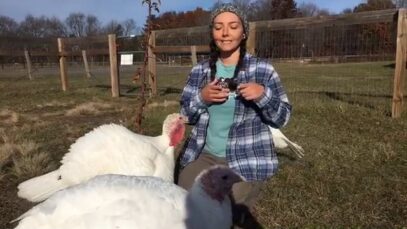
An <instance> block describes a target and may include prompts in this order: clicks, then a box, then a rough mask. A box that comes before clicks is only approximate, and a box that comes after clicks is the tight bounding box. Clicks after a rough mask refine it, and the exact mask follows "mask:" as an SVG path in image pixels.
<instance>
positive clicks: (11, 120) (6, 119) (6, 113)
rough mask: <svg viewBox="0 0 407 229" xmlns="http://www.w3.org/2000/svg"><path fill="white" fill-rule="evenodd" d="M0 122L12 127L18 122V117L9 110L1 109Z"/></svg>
mask: <svg viewBox="0 0 407 229" xmlns="http://www.w3.org/2000/svg"><path fill="white" fill-rule="evenodd" d="M0 120H1V121H0V122H1V124H4V125H13V124H15V123H17V122H18V121H19V120H20V115H19V114H18V113H17V112H14V111H12V110H9V109H3V110H1V111H0Z"/></svg>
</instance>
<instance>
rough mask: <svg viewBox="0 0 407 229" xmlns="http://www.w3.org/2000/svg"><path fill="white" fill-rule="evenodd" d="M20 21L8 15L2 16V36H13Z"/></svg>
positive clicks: (0, 33)
mask: <svg viewBox="0 0 407 229" xmlns="http://www.w3.org/2000/svg"><path fill="white" fill-rule="evenodd" d="M17 29H18V23H17V22H16V21H14V19H12V18H10V17H7V16H0V36H12V35H15V34H16V33H17Z"/></svg>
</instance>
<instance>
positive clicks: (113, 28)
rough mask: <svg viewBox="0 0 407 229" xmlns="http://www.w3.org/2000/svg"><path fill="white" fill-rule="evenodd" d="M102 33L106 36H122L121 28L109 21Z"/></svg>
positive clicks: (117, 23) (119, 25)
mask: <svg viewBox="0 0 407 229" xmlns="http://www.w3.org/2000/svg"><path fill="white" fill-rule="evenodd" d="M103 31H104V32H105V33H107V34H116V36H123V26H122V25H121V24H120V23H119V22H117V21H116V20H111V21H110V22H108V23H107V24H106V26H105V27H104V29H103Z"/></svg>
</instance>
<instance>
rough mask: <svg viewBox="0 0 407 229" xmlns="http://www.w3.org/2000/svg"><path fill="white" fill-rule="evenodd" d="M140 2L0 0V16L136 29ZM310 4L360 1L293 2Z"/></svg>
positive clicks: (207, 0) (172, 5)
mask: <svg viewBox="0 0 407 229" xmlns="http://www.w3.org/2000/svg"><path fill="white" fill-rule="evenodd" d="M141 2H142V0H0V15H1V16H8V17H10V18H13V19H14V20H15V21H17V22H21V21H22V20H24V18H25V17H26V15H28V14H31V15H32V16H35V17H40V16H46V17H53V16H55V17H57V18H59V19H60V20H62V21H63V20H65V19H66V18H67V16H68V15H69V14H70V13H77V12H81V13H84V14H85V15H89V14H91V15H94V16H96V17H97V18H98V19H99V20H100V21H101V22H102V24H105V23H108V22H109V21H111V20H115V21H117V22H119V23H120V22H122V21H124V20H126V19H133V20H134V21H135V22H136V25H137V26H142V25H143V24H144V21H145V19H146V15H147V6H146V5H142V4H141ZM215 2H217V0H161V6H160V12H166V11H176V12H180V11H188V10H194V9H196V8H197V7H201V8H203V9H209V8H210V7H211V6H212V5H213V4H214V3H215ZM296 2H297V4H298V5H299V4H301V3H302V2H305V3H308V2H311V3H314V4H316V5H317V6H318V7H319V8H321V9H328V10H329V11H330V12H332V13H340V12H341V11H342V10H343V9H345V8H352V9H353V7H355V6H357V5H358V4H360V3H361V2H363V0H296Z"/></svg>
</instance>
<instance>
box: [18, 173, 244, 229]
mask: <svg viewBox="0 0 407 229" xmlns="http://www.w3.org/2000/svg"><path fill="white" fill-rule="evenodd" d="M240 181H242V178H241V177H240V176H239V175H237V174H236V173H234V172H233V171H232V170H230V169H229V168H226V167H223V166H215V167H212V168H211V169H209V170H206V171H204V172H202V173H201V174H200V175H199V176H198V178H197V179H196V180H195V183H194V185H193V187H192V188H191V190H190V192H189V193H188V192H187V191H185V190H184V189H182V188H180V187H179V186H177V185H175V184H173V183H171V182H168V181H165V180H163V179H161V178H156V177H138V176H124V175H115V174H108V175H100V176H97V177H95V178H92V179H90V180H89V181H87V182H85V183H81V184H79V185H76V186H72V187H69V188H67V189H64V190H61V191H59V192H57V193H55V194H54V195H52V196H51V197H50V198H48V199H47V200H45V201H44V202H42V203H40V204H38V205H36V206H35V207H33V208H32V209H31V210H29V211H28V212H26V213H24V214H23V215H22V216H20V217H19V218H18V219H16V220H20V222H19V224H18V225H17V227H16V229H32V228H36V229H56V228H58V229H72V228H75V229H108V228H109V229H110V228H120V229H159V228H167V229H192V228H193V229H213V228H216V229H229V228H230V227H231V226H232V212H231V204H230V203H231V202H230V199H229V197H228V195H229V194H230V192H231V190H232V185H233V184H234V183H236V182H240Z"/></svg>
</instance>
